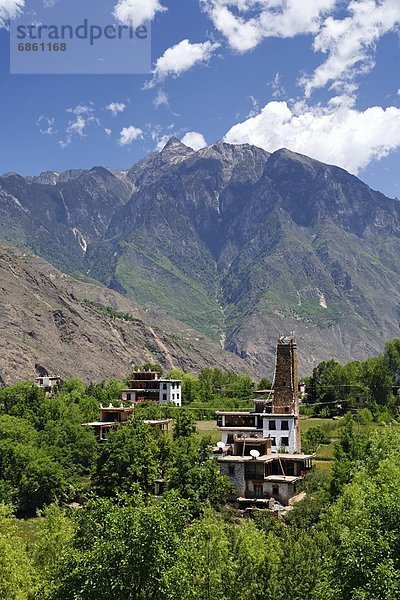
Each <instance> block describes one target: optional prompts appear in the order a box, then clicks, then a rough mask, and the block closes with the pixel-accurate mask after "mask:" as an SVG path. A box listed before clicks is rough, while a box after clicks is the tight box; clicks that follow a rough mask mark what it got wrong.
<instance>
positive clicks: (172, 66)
mask: <svg viewBox="0 0 400 600" xmlns="http://www.w3.org/2000/svg"><path fill="white" fill-rule="evenodd" d="M217 48H219V44H213V43H212V42H208V41H207V42H203V43H198V44H191V43H190V42H189V40H182V41H181V42H179V44H176V45H175V46H172V47H171V48H168V50H166V51H165V52H164V54H163V55H162V56H161V57H160V58H159V59H158V60H157V61H156V65H155V68H154V71H153V76H154V78H153V80H152V81H151V82H150V83H149V84H147V87H154V85H155V84H156V82H157V81H160V80H163V79H165V78H166V77H168V76H170V75H172V76H173V77H178V76H179V75H181V74H182V73H184V72H185V71H188V70H189V69H191V68H192V67H193V66H194V65H196V64H199V63H206V62H207V61H209V60H210V58H211V56H212V55H213V53H214V52H215V50H216V49H217Z"/></svg>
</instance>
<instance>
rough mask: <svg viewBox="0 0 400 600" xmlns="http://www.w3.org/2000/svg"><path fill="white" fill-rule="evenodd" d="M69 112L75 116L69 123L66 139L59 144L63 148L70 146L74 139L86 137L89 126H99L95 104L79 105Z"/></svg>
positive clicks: (68, 110) (69, 109)
mask: <svg viewBox="0 0 400 600" xmlns="http://www.w3.org/2000/svg"><path fill="white" fill-rule="evenodd" d="M67 112H68V113H70V114H72V115H73V119H71V120H70V121H69V123H68V126H67V129H66V137H65V139H64V140H61V141H60V142H59V143H60V146H61V148H66V147H67V146H69V145H70V144H71V142H72V141H73V139H74V138H82V137H85V135H86V130H87V127H88V126H89V125H91V124H97V125H99V120H98V119H97V117H96V116H95V111H94V106H93V104H78V106H76V107H75V108H68V109H67Z"/></svg>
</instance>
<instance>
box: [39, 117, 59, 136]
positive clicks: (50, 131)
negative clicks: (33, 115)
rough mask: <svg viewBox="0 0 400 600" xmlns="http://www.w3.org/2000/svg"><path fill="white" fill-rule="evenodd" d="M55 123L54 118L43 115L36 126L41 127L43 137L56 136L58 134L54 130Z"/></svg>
mask: <svg viewBox="0 0 400 600" xmlns="http://www.w3.org/2000/svg"><path fill="white" fill-rule="evenodd" d="M54 123H55V119H54V117H46V116H45V115H41V116H40V117H39V118H38V120H37V121H36V125H37V126H38V127H39V131H40V133H41V134H42V135H54V134H55V133H57V131H56V129H55V128H54Z"/></svg>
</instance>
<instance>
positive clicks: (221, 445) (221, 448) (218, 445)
mask: <svg viewBox="0 0 400 600" xmlns="http://www.w3.org/2000/svg"><path fill="white" fill-rule="evenodd" d="M217 448H219V449H220V450H223V449H224V448H225V443H224V442H217Z"/></svg>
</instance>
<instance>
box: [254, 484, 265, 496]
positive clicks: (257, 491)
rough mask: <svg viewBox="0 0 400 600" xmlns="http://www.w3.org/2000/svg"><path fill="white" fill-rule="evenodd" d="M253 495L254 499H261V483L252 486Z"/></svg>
mask: <svg viewBox="0 0 400 600" xmlns="http://www.w3.org/2000/svg"><path fill="white" fill-rule="evenodd" d="M254 495H255V497H256V498H262V497H263V486H262V483H256V484H254Z"/></svg>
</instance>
